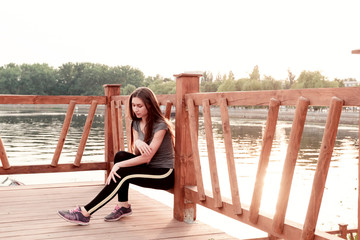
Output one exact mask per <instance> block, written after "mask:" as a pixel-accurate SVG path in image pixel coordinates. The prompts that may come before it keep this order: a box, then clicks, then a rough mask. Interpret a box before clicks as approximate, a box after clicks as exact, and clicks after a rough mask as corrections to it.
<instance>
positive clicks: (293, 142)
mask: <svg viewBox="0 0 360 240" xmlns="http://www.w3.org/2000/svg"><path fill="white" fill-rule="evenodd" d="M309 104H310V101H309V100H308V99H307V98H304V97H300V98H299V99H298V102H297V106H296V111H295V116H294V120H293V124H292V127H291V133H290V137H289V145H288V148H287V152H286V157H285V162H284V167H283V172H282V176H281V182H280V190H279V195H278V200H277V204H276V211H275V215H274V221H273V231H274V232H276V233H279V234H281V233H282V231H283V228H284V221H285V214H286V209H287V205H288V201H289V196H290V190H291V183H292V179H293V176H294V171H295V165H296V160H297V157H298V153H299V149H300V142H301V137H302V133H303V130H304V125H305V120H306V114H307V110H308V106H309Z"/></svg>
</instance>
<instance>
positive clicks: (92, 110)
mask: <svg viewBox="0 0 360 240" xmlns="http://www.w3.org/2000/svg"><path fill="white" fill-rule="evenodd" d="M96 107H97V101H96V100H93V101H92V102H91V106H90V109H89V113H88V116H87V118H86V122H85V127H84V131H83V135H82V137H81V140H80V144H79V147H78V151H77V153H76V156H75V161H74V165H75V166H77V167H79V166H80V162H81V158H82V156H83V153H84V150H85V146H86V142H87V139H88V137H89V133H90V128H91V125H92V123H93V121H94V116H95V111H96Z"/></svg>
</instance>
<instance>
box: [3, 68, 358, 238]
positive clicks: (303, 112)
mask: <svg viewBox="0 0 360 240" xmlns="http://www.w3.org/2000/svg"><path fill="white" fill-rule="evenodd" d="M200 76H201V75H198V74H180V75H176V87H177V92H176V95H159V96H158V100H159V104H160V105H162V106H165V109H164V114H165V116H166V117H167V118H170V116H171V112H172V108H173V107H175V109H176V111H175V186H174V189H173V193H174V210H173V211H174V218H176V219H178V220H181V221H192V220H195V219H196V205H197V204H199V205H202V206H204V207H207V208H209V209H211V210H214V211H216V212H219V213H221V214H224V215H226V216H229V217H231V218H233V219H236V220H238V221H241V222H243V223H246V224H248V225H250V226H253V227H255V228H258V229H260V230H263V231H265V232H267V233H268V234H269V236H270V237H269V239H270V238H271V239H273V238H274V239H276V238H280V239H317V240H319V239H341V238H340V237H338V236H335V235H331V234H330V233H326V232H321V231H318V230H316V229H315V227H316V223H317V218H318V214H319V210H320V206H321V202H322V196H323V193H324V186H325V181H326V177H327V173H328V170H329V164H330V160H331V156H332V151H333V148H334V142H335V138H336V133H337V129H338V124H339V119H340V114H341V110H342V107H343V106H356V107H359V106H360V87H354V88H336V89H334V88H329V89H301V90H278V91H261V92H260V91H258V92H257V91H254V92H225V93H199V78H200ZM0 104H69V106H68V111H67V113H66V117H65V120H64V124H63V128H62V131H61V133H60V137H59V141H58V145H57V147H56V150H55V153H54V157H53V160H52V162H51V164H49V165H31V166H10V164H9V161H8V159H7V157H6V152H5V148H4V144H3V143H2V141H1V138H0V151H1V154H0V158H1V163H2V168H0V174H14V173H46V172H67V171H88V170H106V171H109V170H110V169H111V167H112V164H113V163H112V160H113V157H114V153H116V152H117V151H119V150H125V149H126V145H127V143H128V142H129V141H130V136H131V134H130V129H131V122H130V119H129V118H128V116H127V113H128V110H129V109H128V108H129V104H128V96H122V95H120V85H106V86H105V96H103V97H98V96H96V97H80V96H53V97H50V96H10V95H9V96H4V97H3V96H2V97H1V98H0ZM75 104H87V105H90V110H89V114H88V118H87V121H86V124H85V126H84V131H83V136H82V139H81V142H80V144H79V148H78V152H77V156H76V159H75V160H74V163H73V164H59V163H58V161H59V156H60V154H61V150H62V147H63V146H64V144H65V138H66V134H67V132H68V129H69V126H70V122H71V118H72V115H73V111H74V110H73V109H74V107H75ZM98 105H105V109H106V110H105V123H104V129H105V152H104V155H105V161H103V162H98V163H81V157H82V154H83V151H84V148H85V144H86V140H87V137H88V135H89V131H90V128H91V124H92V121H93V116H94V113H95V110H96V107H97V106H98ZM211 106H218V107H219V109H220V113H221V124H222V130H223V133H222V134H223V139H224V144H225V150H226V164H227V170H228V177H229V178H228V184H229V186H230V194H231V199H227V198H226V197H224V196H222V195H221V192H222V191H221V187H220V184H219V175H218V167H217V165H216V154H215V144H214V136H213V132H212V131H213V128H212V119H211ZM230 106H266V107H268V116H267V120H266V128H265V131H264V133H263V138H262V139H263V142H262V147H261V152H260V156H259V162H258V169H257V173H256V179H255V185H254V189H253V195H252V200H251V204H250V205H247V204H246V203H244V202H241V201H240V193H239V187H238V184H239V183H238V177H237V174H236V165H235V157H234V149H233V144H232V137H231V122H230V120H229V113H228V108H229V107H230ZM281 106H292V107H296V111H295V116H294V120H293V124H292V128H291V132H290V138H289V143H288V148H287V152H286V157H285V161H284V166H283V171H282V176H281V183H280V190H279V194H278V200H277V204H276V209H275V214H274V215H269V214H266V213H263V212H261V211H260V204H261V201H263V200H266V199H262V191H263V185H264V179H265V176H266V169H267V167H268V164H269V158H270V155H271V148H272V145H273V140H274V135H275V129H276V125H277V119H278V116H279V109H280V107H281ZM309 106H328V107H329V113H328V117H327V122H326V125H325V132H324V136H323V140H322V145H321V148H320V155H319V160H318V163H317V169H316V171H315V176H314V180H313V186H312V192H311V198H310V201H309V204H308V208H307V215H306V219H305V221H304V223H303V224H299V223H294V222H291V221H289V220H287V219H286V211H287V205H288V200H289V194H290V190H291V187H292V178H293V175H294V168H295V166H296V162H297V157H298V153H299V149H300V141H301V138H302V132H303V130H304V126H305V121H306V116H307V111H308V108H309ZM200 109H202V117H203V119H204V128H205V135H206V136H205V139H206V145H207V152H208V155H207V156H208V162H209V171H210V178H211V185H212V188H211V191H208V190H206V189H205V188H204V183H203V175H202V171H203V170H202V166H201V161H200V155H199V147H198V134H199V133H198V129H199V111H200ZM239 111H241V110H239ZM359 131H360V130H359ZM359 133H360V132H359ZM128 150H129V149H128ZM359 155H360V151H359ZM359 165H360V164H359ZM359 179H360V177H359ZM240 184H241V182H240ZM359 196H360V191H359ZM304 211H306V209H304ZM358 219H360V211H359V214H358ZM356 231H358V232H359V230H356ZM343 232H346V231H345V230H342V234H343ZM351 232H353V230H351Z"/></svg>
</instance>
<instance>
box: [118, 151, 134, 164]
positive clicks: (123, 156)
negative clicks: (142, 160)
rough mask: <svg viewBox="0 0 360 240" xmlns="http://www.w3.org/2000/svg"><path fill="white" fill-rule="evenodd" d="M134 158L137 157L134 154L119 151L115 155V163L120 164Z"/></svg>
mask: <svg viewBox="0 0 360 240" xmlns="http://www.w3.org/2000/svg"><path fill="white" fill-rule="evenodd" d="M133 157H135V155H134V154H132V153H129V152H126V151H119V152H117V153H116V154H115V157H114V163H118V162H121V161H124V160H127V159H130V158H133Z"/></svg>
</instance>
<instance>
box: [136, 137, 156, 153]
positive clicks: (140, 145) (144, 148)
mask: <svg viewBox="0 0 360 240" xmlns="http://www.w3.org/2000/svg"><path fill="white" fill-rule="evenodd" d="M135 146H136V148H137V149H138V150H139V152H140V154H141V155H148V154H150V153H151V150H152V149H151V147H150V146H149V145H148V144H147V143H146V142H144V141H142V140H140V139H138V140H136V141H135Z"/></svg>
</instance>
